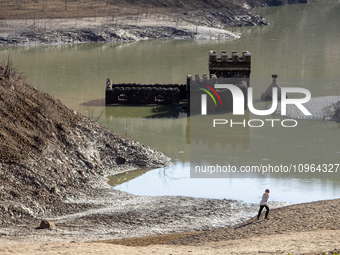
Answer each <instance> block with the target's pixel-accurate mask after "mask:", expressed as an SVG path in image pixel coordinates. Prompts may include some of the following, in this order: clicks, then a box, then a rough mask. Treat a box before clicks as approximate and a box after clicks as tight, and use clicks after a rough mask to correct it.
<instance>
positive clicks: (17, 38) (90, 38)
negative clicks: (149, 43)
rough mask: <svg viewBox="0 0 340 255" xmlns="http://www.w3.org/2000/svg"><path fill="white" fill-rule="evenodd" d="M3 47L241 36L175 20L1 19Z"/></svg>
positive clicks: (154, 18)
mask: <svg viewBox="0 0 340 255" xmlns="http://www.w3.org/2000/svg"><path fill="white" fill-rule="evenodd" d="M0 24H1V25H0V46H47V45H66V44H81V43H124V42H133V41H142V40H152V39H163V40H164V39H172V40H188V39H189V40H191V39H198V40H211V39H237V38H239V37H240V36H239V34H237V33H233V32H231V31H228V30H225V29H221V28H218V27H209V26H205V25H195V24H194V23H190V22H187V21H183V20H180V21H179V20H174V19H173V18H172V17H164V16H162V17H158V16H156V15H155V16H149V17H148V18H138V17H130V16H129V17H117V18H115V19H114V20H112V18H111V17H97V18H79V19H75V18H71V19H41V20H0Z"/></svg>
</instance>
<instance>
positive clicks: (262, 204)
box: [257, 189, 269, 220]
mask: <svg viewBox="0 0 340 255" xmlns="http://www.w3.org/2000/svg"><path fill="white" fill-rule="evenodd" d="M268 199H269V189H266V190H265V192H264V194H263V195H262V199H261V202H260V210H259V213H258V215H257V220H259V219H260V215H261V213H262V210H263V207H266V216H265V219H266V220H269V218H268V213H269V206H268V203H267V201H268Z"/></svg>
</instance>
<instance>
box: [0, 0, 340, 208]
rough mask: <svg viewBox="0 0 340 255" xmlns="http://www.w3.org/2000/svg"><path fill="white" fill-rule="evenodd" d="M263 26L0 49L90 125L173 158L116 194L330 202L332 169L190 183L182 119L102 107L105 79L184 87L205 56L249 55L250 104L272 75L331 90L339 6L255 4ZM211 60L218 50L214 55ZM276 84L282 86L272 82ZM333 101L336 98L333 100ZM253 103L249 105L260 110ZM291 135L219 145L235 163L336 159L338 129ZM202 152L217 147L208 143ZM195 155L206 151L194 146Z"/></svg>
mask: <svg viewBox="0 0 340 255" xmlns="http://www.w3.org/2000/svg"><path fill="white" fill-rule="evenodd" d="M256 12H258V13H259V14H261V15H262V16H264V17H265V18H266V19H267V20H268V21H269V22H270V23H271V25H269V26H257V27H242V28H231V29H232V30H233V31H236V32H240V33H242V36H241V38H240V39H236V40H229V41H228V40H204V41H190V40H189V41H157V40H151V41H141V42H133V43H125V44H117V45H113V44H86V45H85V44H84V45H66V46H47V47H17V48H16V47H10V48H0V59H4V58H6V57H7V56H10V57H11V59H12V60H13V62H14V63H15V65H16V67H17V68H18V70H19V71H20V72H22V73H24V74H25V75H26V76H27V80H28V81H29V82H30V83H31V84H33V85H34V86H35V87H37V88H38V89H40V90H42V91H45V92H48V93H50V94H52V95H54V96H55V97H57V98H58V99H60V100H61V101H62V102H63V103H65V104H66V105H67V106H68V107H70V108H73V109H75V110H77V111H79V112H80V113H82V114H84V115H86V116H89V117H92V118H94V119H98V122H99V123H101V124H103V125H105V126H107V127H109V128H110V129H112V130H114V131H115V132H117V133H119V134H121V135H124V136H128V137H131V138H133V139H135V140H137V141H140V142H142V143H144V144H146V145H149V146H151V147H154V148H157V149H158V150H160V151H162V152H164V153H165V154H167V155H168V156H169V157H171V158H172V159H173V165H172V166H171V167H168V168H164V169H154V170H138V171H134V172H131V173H126V174H122V175H118V176H115V177H113V178H111V181H110V183H111V184H112V185H113V186H114V188H116V189H120V190H124V191H128V192H131V193H134V194H140V195H184V196H194V197H207V198H230V199H238V200H243V201H244V202H251V203H257V202H258V201H259V199H260V196H261V195H262V193H263V191H264V189H265V188H269V189H270V190H271V194H270V195H271V197H270V199H271V200H275V201H284V202H290V203H300V202H309V201H314V200H321V199H332V198H338V197H339V194H340V174H339V173H340V169H339V170H338V172H339V173H335V174H334V175H332V177H329V176H327V177H325V176H324V175H322V174H300V175H297V176H279V175H278V176H271V177H270V178H267V177H266V176H264V175H263V176H257V177H256V178H229V179H226V178H224V179H210V178H209V179H195V178H190V169H189V163H190V143H189V142H188V140H189V134H188V121H189V118H187V116H186V113H182V112H179V111H178V110H177V109H176V108H175V107H172V106H158V105H150V106H109V107H105V105H104V93H105V82H106V78H108V77H110V78H111V79H112V81H113V83H123V82H128V83H130V82H131V83H133V82H135V83H185V79H186V75H187V74H192V75H195V74H201V75H202V74H205V73H207V72H208V52H209V51H210V50H216V51H217V52H220V51H222V50H227V51H228V52H231V51H239V52H242V51H245V50H248V51H250V52H251V54H252V73H251V78H252V79H253V81H252V80H251V82H250V83H251V86H252V87H253V88H254V95H255V97H254V99H255V101H258V99H259V98H260V95H261V93H262V92H264V91H265V89H266V88H267V87H268V86H269V85H270V84H271V75H272V74H274V73H275V74H278V76H279V78H278V83H280V78H281V79H282V81H284V79H296V81H299V86H300V87H304V88H307V89H308V90H310V92H311V94H312V97H319V96H336V95H339V93H340V91H339V90H340V82H339V81H340V73H339V70H340V18H339V13H340V2H339V1H338V0H325V1H310V3H309V4H300V5H291V6H282V7H268V8H259V9H257V10H256ZM218 54H219V53H218ZM281 85H283V86H285V84H281ZM339 99H340V95H339ZM263 105H264V104H263V103H262V102H257V103H256V104H255V106H257V107H258V108H261V107H263ZM298 123H299V124H298V126H297V127H296V128H292V129H287V130H286V129H283V128H280V127H274V128H261V129H256V128H254V129H252V128H249V129H248V131H247V132H245V133H244V134H242V135H241V136H236V137H234V136H230V143H228V144H227V145H226V148H224V151H225V152H226V153H225V156H226V158H227V159H228V162H230V163H233V164H235V165H254V164H261V163H267V164H268V163H271V164H273V165H275V164H280V163H282V162H286V163H287V164H291V163H294V164H298V163H305V162H310V164H312V163H318V164H319V163H321V164H322V163H327V164H330V163H332V164H339V163H340V146H339V144H340V143H339V142H340V124H338V123H335V122H327V121H316V120H299V122H298ZM211 150H218V148H217V147H216V146H215V147H214V146H212V148H211ZM200 153H202V154H203V153H205V152H204V151H203V150H202V151H201V152H200Z"/></svg>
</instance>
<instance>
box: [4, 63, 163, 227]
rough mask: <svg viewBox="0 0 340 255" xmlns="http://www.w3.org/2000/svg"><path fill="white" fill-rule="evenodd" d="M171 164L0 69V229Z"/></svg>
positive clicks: (66, 208) (68, 207) (72, 208)
mask: <svg viewBox="0 0 340 255" xmlns="http://www.w3.org/2000/svg"><path fill="white" fill-rule="evenodd" d="M168 164H169V158H168V157H166V156H165V155H164V154H162V153H161V152H159V151H157V150H154V149H152V148H150V147H148V146H145V145H143V144H140V143H138V142H136V141H133V140H131V139H128V138H124V137H122V136H120V135H118V134H116V133H114V132H112V131H111V130H109V129H107V128H105V127H103V126H101V125H99V124H97V123H96V122H94V121H92V120H91V119H89V118H87V117H84V116H82V115H81V114H78V113H77V112H75V111H74V110H71V109H68V108H67V107H66V106H65V105H64V104H63V103H61V102H60V101H59V100H58V99H56V98H54V97H53V96H51V95H49V94H47V93H43V92H41V91H39V90H37V89H36V88H34V87H33V86H31V85H30V84H28V83H27V82H25V80H23V79H22V78H21V77H20V76H19V75H17V74H15V72H14V70H12V68H11V66H10V65H7V66H0V199H1V202H0V219H1V221H0V226H1V223H2V224H3V225H6V224H7V223H9V222H20V221H26V220H27V219H29V218H32V217H34V218H35V217H46V216H49V215H60V214H64V213H71V212H76V211H80V210H83V209H84V208H87V207H88V205H87V204H82V205H74V204H71V203H64V202H63V200H65V199H67V198H75V197H81V196H83V197H85V196H90V195H91V194H99V193H100V189H98V186H100V185H101V186H103V185H102V184H103V180H104V176H107V175H110V174H114V173H117V172H119V171H122V170H127V169H129V168H131V169H132V168H156V167H162V166H165V165H168ZM104 186H105V185H104ZM101 188H103V187H101Z"/></svg>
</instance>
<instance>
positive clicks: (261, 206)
mask: <svg viewBox="0 0 340 255" xmlns="http://www.w3.org/2000/svg"><path fill="white" fill-rule="evenodd" d="M263 207H266V218H268V213H269V207H268V206H267V205H260V210H259V214H258V215H257V219H259V218H260V215H261V213H262V210H263Z"/></svg>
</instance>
